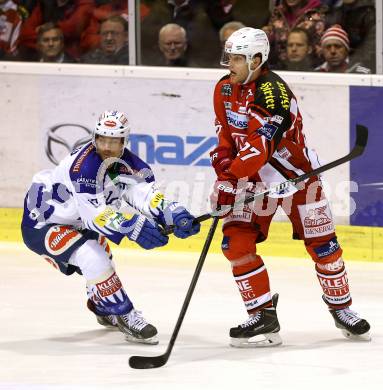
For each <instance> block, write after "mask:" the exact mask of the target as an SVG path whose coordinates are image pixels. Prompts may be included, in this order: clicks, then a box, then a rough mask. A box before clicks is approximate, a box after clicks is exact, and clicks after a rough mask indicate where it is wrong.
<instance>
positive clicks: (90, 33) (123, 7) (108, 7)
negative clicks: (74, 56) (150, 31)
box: [81, 0, 149, 52]
mask: <svg viewBox="0 0 383 390" xmlns="http://www.w3.org/2000/svg"><path fill="white" fill-rule="evenodd" d="M95 4H96V7H95V8H94V9H93V12H92V16H91V19H90V22H89V25H88V27H87V29H86V30H85V31H84V33H83V35H82V37H81V47H82V49H83V50H84V51H85V52H88V51H90V50H92V49H96V48H97V47H99V46H100V34H99V31H100V26H101V22H102V21H103V20H105V19H107V18H109V16H114V15H120V16H122V17H124V18H125V19H126V20H128V1H127V0H95ZM148 13H149V7H148V6H146V5H145V4H143V3H142V2H141V4H140V17H141V20H142V19H144V18H145V16H147V15H148Z"/></svg>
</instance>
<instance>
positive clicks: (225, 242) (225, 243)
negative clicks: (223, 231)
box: [221, 236, 230, 250]
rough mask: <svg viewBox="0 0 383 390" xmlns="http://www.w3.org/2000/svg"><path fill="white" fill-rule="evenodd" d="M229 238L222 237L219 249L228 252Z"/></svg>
mask: <svg viewBox="0 0 383 390" xmlns="http://www.w3.org/2000/svg"><path fill="white" fill-rule="evenodd" d="M229 244H230V237H228V236H223V239H222V243H221V249H222V250H228V249H229V248H230V245H229Z"/></svg>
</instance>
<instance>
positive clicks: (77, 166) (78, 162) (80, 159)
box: [72, 144, 94, 173]
mask: <svg viewBox="0 0 383 390" xmlns="http://www.w3.org/2000/svg"><path fill="white" fill-rule="evenodd" d="M93 149H94V146H93V145H92V144H91V145H89V146H88V147H87V148H86V149H85V150H84V151H83V152H82V153H81V154H80V155H79V156H78V157H77V159H76V160H75V164H74V165H73V166H72V172H73V173H77V172H80V168H81V165H82V163H83V162H84V160H85V159H86V157H87V156H88V155H89V153H90V152H91V151H92V150H93Z"/></svg>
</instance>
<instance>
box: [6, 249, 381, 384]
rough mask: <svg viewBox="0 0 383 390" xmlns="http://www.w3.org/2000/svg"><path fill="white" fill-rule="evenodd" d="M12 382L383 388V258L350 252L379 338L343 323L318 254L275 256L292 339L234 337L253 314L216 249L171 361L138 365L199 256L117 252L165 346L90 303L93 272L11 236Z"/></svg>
mask: <svg viewBox="0 0 383 390" xmlns="http://www.w3.org/2000/svg"><path fill="white" fill-rule="evenodd" d="M0 253H1V257H0V261H1V284H0V294H1V308H0V310H1V318H0V389H1V390H3V389H6V390H15V389H25V390H46V389H54V390H64V389H65V390H69V389H71V390H73V389H92V390H96V389H97V390H98V389H106V390H109V389H111V390H112V389H165V390H171V389H172V390H173V389H202V388H204V389H205V390H208V389H209V390H210V389H232V390H240V389H241V390H242V389H259V390H269V389H271V390H274V389H294V390H297V389H306V390H307V389H310V390H312V389H345V390H346V389H347V390H350V389H363V390H367V389H382V388H383V385H382V377H383V313H382V296H383V294H382V293H383V283H382V281H383V277H382V272H383V263H366V262H363V263H362V262H348V263H347V267H348V274H349V279H350V282H351V292H352V294H353V298H354V306H353V308H354V310H356V311H358V312H359V313H360V314H362V315H363V316H364V317H365V318H366V319H368V320H369V322H370V323H371V326H372V332H371V333H372V341H371V342H352V341H350V340H347V339H345V338H343V336H342V334H341V333H340V331H339V330H338V329H336V328H335V326H334V324H333V321H332V317H331V316H330V314H329V313H328V312H327V309H326V307H325V305H324V303H323V302H322V300H321V289H320V287H319V284H318V281H317V279H316V275H315V272H314V267H313V264H312V262H311V261H310V260H308V259H307V260H299V259H286V258H283V259H276V258H273V259H270V258H266V259H265V260H266V261H265V262H266V265H267V266H268V270H269V275H270V279H271V287H272V291H273V292H278V293H279V294H280V298H279V304H278V316H279V321H280V323H281V328H282V329H281V333H280V334H281V337H282V339H283V345H282V346H280V347H274V348H263V349H246V350H243V349H234V348H231V347H229V338H228V330H229V328H230V327H231V326H234V325H238V324H239V323H240V322H242V321H243V320H245V319H246V317H247V315H246V312H245V310H244V308H243V304H242V301H241V299H240V296H239V293H238V292H237V289H236V286H235V284H234V281H233V279H232V277H231V272H230V266H229V264H228V263H227V262H226V260H225V259H224V258H223V257H222V256H220V255H208V257H207V260H206V264H205V267H204V269H203V270H202V274H201V277H200V280H199V282H198V284H197V288H196V291H195V294H194V296H193V299H192V302H191V305H190V307H189V310H188V312H187V314H186V317H185V320H184V323H183V326H182V328H181V331H180V334H179V337H178V340H177V342H176V345H175V348H174V350H173V354H172V355H171V357H170V360H169V362H168V364H167V365H166V366H164V367H162V368H158V369H152V370H142V371H141V370H134V369H131V368H130V367H129V365H128V359H129V357H130V356H131V355H136V354H138V355H158V354H162V353H163V352H164V351H165V349H166V346H167V343H168V341H169V338H170V335H171V333H172V331H173V328H174V325H175V322H176V319H177V317H178V314H179V311H180V308H181V305H182V302H183V299H184V297H185V294H186V291H187V288H188V286H189V282H190V280H191V277H192V274H193V272H194V268H195V265H196V262H197V260H198V256H199V255H198V254H193V253H186V254H179V253H169V252H156V251H151V252H145V251H144V250H137V251H132V250H114V256H115V262H116V265H117V271H118V273H119V275H120V278H121V280H122V281H123V283H124V285H125V288H126V290H127V291H128V294H129V295H130V297H131V298H132V299H133V302H134V303H135V306H136V307H137V308H138V309H142V310H143V313H144V315H145V317H146V318H147V319H149V320H151V322H152V323H153V324H154V325H156V327H157V328H158V330H159V338H160V344H159V345H157V346H147V345H137V344H136V345H135V344H128V343H126V342H125V341H124V339H123V336H122V334H121V333H119V332H116V331H110V330H106V329H103V328H102V327H100V326H99V325H98V324H97V323H96V320H95V318H94V316H93V315H92V313H90V312H89V311H88V310H87V309H86V307H85V303H86V294H85V287H84V280H83V279H82V278H81V277H80V276H78V275H74V276H71V277H66V276H64V275H62V274H60V273H59V272H57V271H56V270H54V269H53V268H52V267H51V266H49V265H48V263H46V262H45V261H44V260H43V259H42V258H40V257H39V256H37V255H34V254H33V253H32V252H29V251H28V250H27V249H24V247H23V246H22V245H21V244H20V245H18V244H0Z"/></svg>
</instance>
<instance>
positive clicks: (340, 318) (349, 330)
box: [329, 307, 371, 341]
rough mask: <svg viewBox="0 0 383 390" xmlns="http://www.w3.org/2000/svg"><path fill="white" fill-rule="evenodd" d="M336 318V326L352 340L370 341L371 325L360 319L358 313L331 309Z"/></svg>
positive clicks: (347, 309)
mask: <svg viewBox="0 0 383 390" xmlns="http://www.w3.org/2000/svg"><path fill="white" fill-rule="evenodd" d="M329 310H330V313H331V315H332V316H333V318H334V321H335V326H336V327H337V328H339V329H340V330H341V331H342V333H343V335H344V336H345V337H347V338H348V339H351V340H359V341H370V340H371V336H370V332H369V330H370V324H369V323H368V322H367V321H366V320H364V319H363V318H360V317H359V315H358V313H355V312H354V311H352V310H351V309H350V308H348V307H346V308H345V309H338V310H337V309H329Z"/></svg>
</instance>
